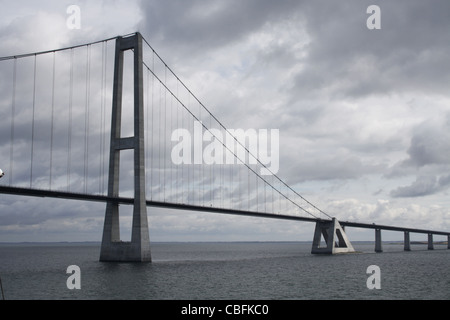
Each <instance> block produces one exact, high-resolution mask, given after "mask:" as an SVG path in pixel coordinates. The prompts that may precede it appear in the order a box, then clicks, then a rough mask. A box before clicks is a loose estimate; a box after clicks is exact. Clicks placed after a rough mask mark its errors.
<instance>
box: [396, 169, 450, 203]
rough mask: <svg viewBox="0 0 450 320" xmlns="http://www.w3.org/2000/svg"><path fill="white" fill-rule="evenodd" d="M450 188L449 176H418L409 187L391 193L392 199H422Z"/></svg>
mask: <svg viewBox="0 0 450 320" xmlns="http://www.w3.org/2000/svg"><path fill="white" fill-rule="evenodd" d="M449 186H450V175H446V176H441V177H440V178H439V179H437V178H436V176H419V177H417V179H416V181H414V182H413V183H412V184H411V185H409V186H404V187H399V188H397V189H395V190H393V191H391V193H390V195H391V196H392V197H394V198H408V197H423V196H428V195H432V194H436V193H438V192H441V191H443V190H446V189H447V188H448V187H449Z"/></svg>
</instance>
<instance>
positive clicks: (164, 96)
mask: <svg viewBox="0 0 450 320" xmlns="http://www.w3.org/2000/svg"><path fill="white" fill-rule="evenodd" d="M0 72H1V73H2V74H3V77H2V79H0V92H1V96H2V99H1V100H0V116H1V118H2V119H10V121H9V123H7V124H6V125H5V123H4V124H3V125H2V127H1V129H0V130H1V131H0V134H1V136H2V137H3V140H2V141H0V143H1V147H2V152H1V153H0V164H1V166H2V169H3V171H4V172H5V173H6V175H5V176H4V177H3V178H2V179H1V180H0V193H3V194H11V195H20V196H33V197H52V198H61V199H72V200H81V201H96V202H103V203H106V210H105V221H104V229H103V237H102V245H101V252H100V261H151V252H150V240H149V231H148V219H147V207H150V208H151V207H163V208H171V209H178V210H189V211H198V212H213V213H220V214H231V215H241V216H252V217H259V218H271V219H285V220H292V221H300V222H313V223H315V232H314V238H313V244H312V249H311V252H312V253H313V254H316V253H326V254H333V253H344V252H354V248H353V246H352V244H351V242H350V241H349V239H348V237H347V235H346V233H345V228H346V227H355V228H366V229H373V230H374V231H375V251H377V252H381V251H382V241H381V230H390V231H399V232H403V233H404V250H410V249H411V247H410V233H421V234H427V235H428V249H433V235H444V236H447V237H448V240H450V232H445V231H436V230H426V229H415V228H404V227H396V226H389V225H376V224H373V223H362V222H350V221H338V219H337V218H335V217H333V216H331V215H330V214H328V213H326V212H324V211H322V210H321V209H319V208H318V207H317V206H316V205H314V204H313V203H311V202H310V201H309V200H307V199H306V198H305V197H303V196H302V195H301V194H300V193H298V192H297V191H296V190H295V189H294V188H292V187H291V186H289V185H288V184H287V183H286V182H285V181H284V180H283V179H281V178H280V177H279V176H278V175H277V174H276V173H275V172H273V171H272V170H271V168H270V167H269V166H268V165H267V161H262V160H261V159H260V158H258V155H257V153H256V152H255V150H254V149H252V148H251V147H249V144H248V143H247V142H248V141H249V139H250V138H249V136H244V137H243V138H242V137H237V136H236V135H233V132H232V131H231V130H229V129H227V128H226V127H225V125H224V124H223V123H222V122H220V120H219V119H218V118H217V117H216V116H215V115H214V114H213V113H212V112H211V111H210V110H209V109H208V108H207V107H206V106H205V105H204V104H203V103H202V102H201V101H200V100H199V99H198V98H197V96H196V95H194V93H193V92H192V91H191V90H190V89H189V88H188V87H187V86H186V84H185V83H184V82H183V81H182V80H181V79H180V78H179V77H178V76H177V75H176V74H175V73H174V72H173V70H172V69H171V68H170V67H169V66H168V65H167V64H166V62H165V61H164V60H163V59H162V58H161V57H160V55H159V54H158V53H157V52H156V51H155V50H154V49H153V47H152V46H151V45H150V44H149V43H148V42H147V40H146V39H145V38H143V37H142V35H141V34H140V33H134V34H129V35H125V36H118V37H113V38H108V39H103V40H101V41H97V42H91V43H88V44H82V45H78V46H71V47H67V48H60V49H55V50H49V51H42V52H33V53H27V54H21V55H13V56H7V57H2V58H0ZM8 74H9V76H7V75H8ZM5 75H6V76H5ZM111 84H112V85H111ZM109 106H112V107H111V108H110V107H109ZM123 106H124V107H123ZM196 126H197V127H196ZM177 128H186V129H187V130H188V131H189V130H191V132H193V131H195V130H197V131H198V130H199V128H200V130H201V135H202V136H203V137H207V139H208V141H211V146H212V150H213V151H211V154H210V155H212V156H213V158H214V159H215V160H216V161H215V162H214V161H212V163H208V164H203V163H199V162H198V161H195V156H194V160H193V161H192V162H189V161H187V162H185V163H174V161H173V157H172V156H173V149H171V146H172V144H171V143H168V142H167V140H168V139H170V137H172V138H173V136H172V133H173V131H174V130H176V129H177ZM7 137H8V138H7ZM246 139H247V140H246ZM172 141H174V140H173V139H172ZM229 141H231V142H232V143H231V144H230V143H229ZM184 152H186V150H183V154H182V155H181V156H182V157H191V155H190V154H184ZM225 158H226V159H228V160H230V159H231V160H232V161H219V160H223V159H225ZM197 160H198V159H197ZM262 172H265V174H262ZM120 204H127V205H132V206H133V216H132V232H131V241H122V240H121V237H120V224H119V217H120V212H119V205H120ZM448 248H449V249H450V241H449V244H448Z"/></svg>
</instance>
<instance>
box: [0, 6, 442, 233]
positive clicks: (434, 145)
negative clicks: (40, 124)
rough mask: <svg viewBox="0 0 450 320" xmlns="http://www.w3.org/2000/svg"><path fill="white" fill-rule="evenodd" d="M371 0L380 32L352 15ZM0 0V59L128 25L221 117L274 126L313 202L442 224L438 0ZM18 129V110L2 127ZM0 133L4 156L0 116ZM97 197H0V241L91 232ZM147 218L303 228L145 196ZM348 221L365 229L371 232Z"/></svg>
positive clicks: (283, 159)
mask: <svg viewBox="0 0 450 320" xmlns="http://www.w3.org/2000/svg"><path fill="white" fill-rule="evenodd" d="M71 4H76V5H78V6H79V8H80V18H81V20H80V22H81V24H80V29H73V30H72V29H69V28H68V27H67V25H66V21H67V19H68V17H69V14H67V13H66V10H67V7H68V6H69V5H71ZM373 4H375V5H378V6H379V7H380V9H381V20H380V23H381V29H375V30H371V29H368V27H367V24H366V22H367V19H368V18H369V17H370V15H371V14H368V13H367V12H366V10H367V7H368V6H369V5H373ZM0 7H1V8H2V9H1V11H0V43H1V46H0V56H9V55H15V54H21V53H28V52H36V51H41V50H49V49H55V48H60V47H66V46H71V45H76V44H81V43H88V42H91V41H96V40H101V39H105V38H109V37H114V36H116V35H124V34H129V33H131V32H135V31H140V32H141V33H142V35H143V36H144V38H145V39H146V40H147V41H149V43H150V44H151V45H152V46H153V48H154V49H155V50H156V51H157V52H158V54H159V55H160V56H161V57H163V59H164V60H165V61H166V63H167V64H168V65H169V66H170V67H171V69H172V70H173V71H174V72H175V73H176V74H177V75H178V76H179V77H180V78H181V79H182V80H183V82H184V83H186V85H187V86H188V87H189V88H191V90H192V91H193V92H194V93H195V95H196V96H197V97H198V98H199V99H200V100H201V101H202V102H203V104H205V105H206V106H207V107H208V108H209V109H210V110H211V111H212V112H213V113H214V114H215V115H216V116H217V118H219V119H220V121H221V122H222V123H223V124H225V126H227V127H229V128H243V129H248V128H256V129H260V128H265V129H279V132H280V169H279V172H278V175H279V176H280V178H282V179H283V180H285V181H286V182H287V183H288V184H289V185H291V186H292V187H294V188H295V190H296V191H298V192H299V193H300V194H302V195H304V196H305V197H306V198H307V199H309V200H310V201H311V202H313V203H314V204H316V205H317V206H318V207H320V208H321V209H323V210H324V211H325V212H327V213H329V214H331V215H332V216H336V217H337V218H338V219H340V220H351V221H355V220H356V221H362V222H368V223H372V222H375V223H379V224H391V225H396V226H408V227H417V228H430V229H437V230H447V231H448V230H450V200H449V199H450V197H449V191H450V95H449V88H448V84H449V83H450V63H449V61H450V20H449V18H448V17H449V15H450V2H449V1H447V0H432V1H421V0H395V1H382V0H376V1H361V0H342V1H333V0H327V1H325V0H320V1H316V0H315V1H294V0H292V1H289V0H283V1H269V0H217V1H200V0H179V1H175V0H169V1H156V0H154V1H137V0H134V1H133V0H126V1H119V0H117V1H55V0H46V1H39V2H37V1H4V0H0ZM93 57H97V58H99V56H95V53H93ZM49 61H51V60H49ZM92 61H94V58H93V59H92ZM1 63H5V62H0V64H1ZM9 63H10V62H9ZM97 64H99V63H98V60H97ZM31 65H32V64H31ZM8 68H9V69H8ZM10 70H11V68H10V65H9V66H4V67H3V69H2V66H0V72H1V73H2V80H1V81H0V84H1V87H0V90H1V92H2V95H3V97H2V98H0V99H2V100H1V102H0V103H1V108H2V109H1V110H0V115H1V116H2V118H3V119H4V118H8V117H10V115H11V105H10V100H8V99H9V97H10V96H11V89H10V86H11V80H10V79H11V72H10ZM8 72H9V73H8ZM44 82H45V81H44ZM24 90H25V89H24ZM5 97H7V98H5ZM43 99H44V98H43ZM8 101H9V104H8ZM92 103H94V102H92ZM92 117H94V118H95V115H92ZM92 121H94V120H92ZM108 121H109V120H108ZM21 128H22V127H21V124H20V121H18V122H17V124H16V128H15V136H16V138H17V137H20V135H21V133H22V131H21V130H22V129H21ZM29 130H30V129H29V128H23V132H25V131H26V132H29ZM0 131H1V133H2V138H0V148H1V149H0V150H1V151H0V153H1V154H0V161H3V162H5V163H4V164H3V163H0V168H2V169H4V168H7V167H8V165H9V159H10V156H9V150H10V142H9V141H10V139H9V138H8V137H9V136H10V135H9V132H10V121H8V122H7V123H6V125H5V126H2V128H0ZM42 139H44V137H43V138H42ZM47 139H48V137H47ZM55 142H56V141H55ZM20 150H21V149H20V147H15V152H16V153H17V154H16V157H17V155H18V154H20ZM17 166H20V164H17ZM4 170H5V171H6V169H4ZM15 175H19V173H15ZM7 179H8V176H7V175H6V176H5V177H3V178H2V180H0V183H1V184H7V183H8V180H7ZM104 210H105V205H104V204H97V203H89V202H87V203H86V202H77V201H63V200H50V199H34V198H20V197H14V196H6V195H0V241H80V240H81V241H84V240H92V241H99V240H100V239H101V232H102V228H103V218H104ZM125 211H126V210H125ZM148 215H149V225H150V240H151V241H194V240H199V241H208V240H218V241H227V240H255V241H265V240H311V239H312V234H313V230H314V226H313V225H312V224H310V223H298V224H296V223H292V222H284V221H274V220H264V219H254V218H243V217H238V216H220V215H217V214H208V213H201V214H200V213H189V212H183V211H167V210H160V209H153V208H149V209H148ZM130 222H131V220H130V219H128V222H127V223H128V224H129V223H130ZM125 229H127V225H126V224H125ZM126 232H127V231H126V230H125V233H126ZM348 233H349V234H350V239H351V240H352V239H355V240H373V239H372V236H373V234H372V231H370V232H369V231H363V230H356V229H354V230H352V229H349V230H348ZM386 237H387V238H394V239H402V237H403V235H402V234H399V233H393V234H391V233H387V236H386ZM419 237H420V236H419ZM423 239H425V238H423Z"/></svg>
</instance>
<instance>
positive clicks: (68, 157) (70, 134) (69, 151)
mask: <svg viewBox="0 0 450 320" xmlns="http://www.w3.org/2000/svg"><path fill="white" fill-rule="evenodd" d="M69 82H70V83H69V125H68V130H67V191H70V166H71V152H72V150H71V149H72V100H73V99H72V98H73V48H72V49H70V80H69Z"/></svg>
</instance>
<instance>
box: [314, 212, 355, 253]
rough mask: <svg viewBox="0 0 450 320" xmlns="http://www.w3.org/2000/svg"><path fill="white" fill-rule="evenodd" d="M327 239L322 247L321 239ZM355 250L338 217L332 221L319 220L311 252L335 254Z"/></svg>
mask: <svg viewBox="0 0 450 320" xmlns="http://www.w3.org/2000/svg"><path fill="white" fill-rule="evenodd" d="M322 236H323V239H324V241H325V244H326V246H325V247H321V245H320V243H321V239H322ZM350 252H355V249H353V246H352V244H351V243H350V241H349V240H348V238H347V235H346V234H345V232H344V229H343V228H342V226H341V225H340V223H339V221H338V220H337V219H336V218H333V219H332V220H331V221H322V220H320V221H317V222H316V228H315V231H314V238H313V244H312V249H311V253H312V254H335V253H350Z"/></svg>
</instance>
